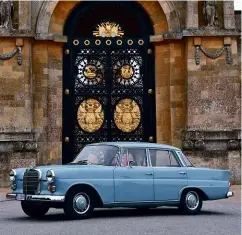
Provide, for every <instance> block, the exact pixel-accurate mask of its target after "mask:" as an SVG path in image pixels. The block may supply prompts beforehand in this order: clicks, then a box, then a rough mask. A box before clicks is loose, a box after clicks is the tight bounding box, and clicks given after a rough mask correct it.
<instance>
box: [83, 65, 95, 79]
mask: <svg viewBox="0 0 242 235" xmlns="http://www.w3.org/2000/svg"><path fill="white" fill-rule="evenodd" d="M83 73H84V75H85V77H87V78H89V79H92V78H95V77H96V76H97V68H96V66H94V65H87V66H86V67H85V68H84V72H83Z"/></svg>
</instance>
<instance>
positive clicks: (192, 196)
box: [186, 192, 199, 210]
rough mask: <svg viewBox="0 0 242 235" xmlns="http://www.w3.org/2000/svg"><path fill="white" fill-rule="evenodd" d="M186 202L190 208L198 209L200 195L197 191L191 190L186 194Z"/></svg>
mask: <svg viewBox="0 0 242 235" xmlns="http://www.w3.org/2000/svg"><path fill="white" fill-rule="evenodd" d="M186 204H187V207H188V208H189V209H190V210H196V209H197V207H198V205H199V196H198V194H197V193H196V192H189V193H188V194H187V195H186Z"/></svg>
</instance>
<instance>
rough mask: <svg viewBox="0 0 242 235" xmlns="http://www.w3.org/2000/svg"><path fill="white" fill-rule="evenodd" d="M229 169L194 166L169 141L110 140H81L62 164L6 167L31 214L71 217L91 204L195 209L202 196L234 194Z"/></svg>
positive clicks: (190, 211)
mask: <svg viewBox="0 0 242 235" xmlns="http://www.w3.org/2000/svg"><path fill="white" fill-rule="evenodd" d="M229 176H230V171H228V170H217V169H209V168H197V167H194V166H193V165H192V164H191V163H190V161H189V160H188V159H187V157H186V156H185V155H184V154H183V153H182V151H181V150H180V149H179V148H175V147H172V146H169V145H160V144H151V143H131V142H115V143H112V142H109V143H97V144H90V145H86V146H85V147H84V148H83V149H82V151H81V152H80V153H79V154H78V156H77V157H76V158H75V160H74V161H73V162H71V163H69V164H67V165H53V166H36V167H34V168H29V169H26V168H18V169H13V170H12V171H11V172H10V180H11V182H12V185H11V188H12V190H13V192H12V193H10V194H7V198H14V199H16V200H19V201H21V205H22V209H23V211H24V212H25V214H27V215H28V216H30V217H37V218H40V217H42V216H44V215H45V214H46V213H47V212H48V210H49V208H51V207H53V208H63V209H64V212H65V214H66V215H67V216H68V217H69V218H71V219H82V218H88V217H90V216H91V215H92V212H93V210H94V208H110V207H131V208H155V207H159V206H177V207H178V208H179V209H180V210H181V211H182V212H183V213H185V214H197V213H199V212H200V210H201V208H202V203H203V201H206V200H217V199H223V198H228V197H231V196H233V192H231V191H230V182H229Z"/></svg>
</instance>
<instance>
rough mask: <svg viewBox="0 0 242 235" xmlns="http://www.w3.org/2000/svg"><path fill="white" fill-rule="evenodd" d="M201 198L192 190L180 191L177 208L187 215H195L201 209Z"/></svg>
mask: <svg viewBox="0 0 242 235" xmlns="http://www.w3.org/2000/svg"><path fill="white" fill-rule="evenodd" d="M202 204H203V201H202V198H201V196H200V195H199V193H198V192H196V191H194V190H187V191H185V192H183V193H182V196H181V200H180V205H179V209H180V210H181V211H182V212H183V213H184V214H188V215H196V214H198V213H199V212H200V211H201V208H202Z"/></svg>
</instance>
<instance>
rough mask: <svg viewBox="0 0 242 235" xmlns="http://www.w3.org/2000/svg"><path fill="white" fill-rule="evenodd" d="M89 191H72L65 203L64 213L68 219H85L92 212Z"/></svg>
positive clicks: (77, 189)
mask: <svg viewBox="0 0 242 235" xmlns="http://www.w3.org/2000/svg"><path fill="white" fill-rule="evenodd" d="M91 195H92V194H91V191H90V190H88V189H85V190H81V189H79V188H76V189H74V190H73V191H71V192H70V193H68V196H67V198H66V201H65V206H64V212H65V214H66V216H67V217H68V218H69V219H86V218H89V217H91V215H92V212H93V209H94V208H93V200H92V197H91Z"/></svg>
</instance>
